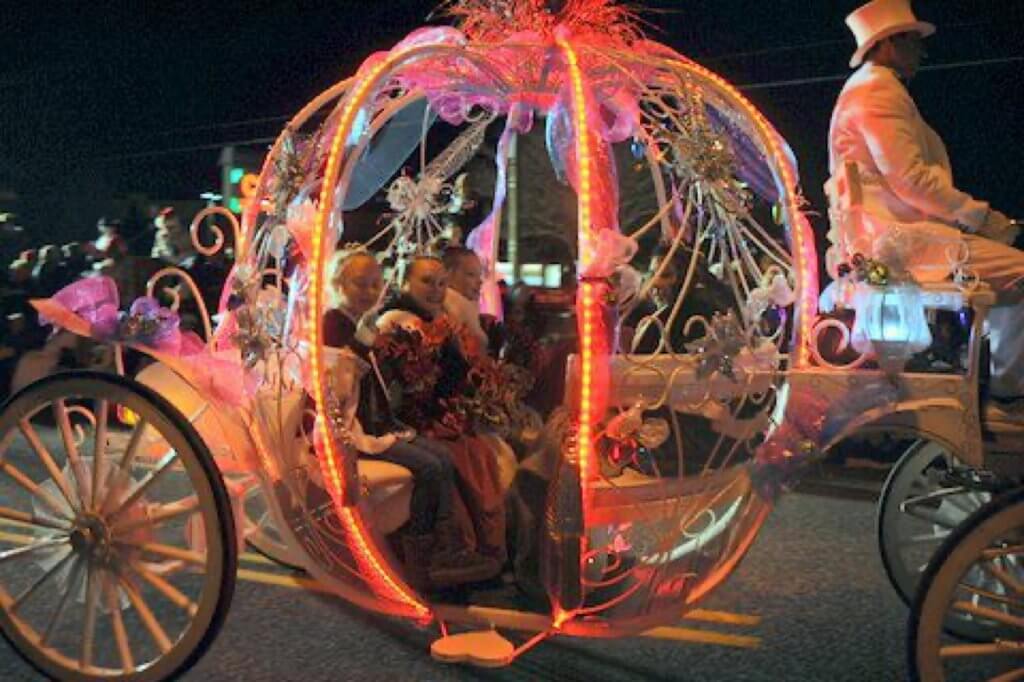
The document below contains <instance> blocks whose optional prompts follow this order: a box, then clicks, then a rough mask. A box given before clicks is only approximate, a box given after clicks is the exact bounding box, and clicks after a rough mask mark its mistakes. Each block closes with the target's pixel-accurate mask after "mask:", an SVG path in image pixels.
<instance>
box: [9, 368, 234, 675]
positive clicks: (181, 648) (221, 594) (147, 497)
mask: <svg viewBox="0 0 1024 682" xmlns="http://www.w3.org/2000/svg"><path fill="white" fill-rule="evenodd" d="M234 532H235V530H234V522H233V518H232V515H231V506H230V502H229V499H228V496H227V493H226V491H225V489H224V484H223V481H222V480H221V478H220V474H219V473H218V471H217V469H216V467H215V465H214V463H213V460H212V458H211V457H210V454H209V452H208V451H207V449H206V447H205V446H204V445H203V443H202V441H201V440H200V439H199V436H198V434H197V433H196V431H195V430H194V429H193V427H192V426H191V425H190V424H189V423H188V421H186V420H185V419H184V418H183V417H182V416H181V415H180V414H179V413H178V412H177V411H176V410H175V409H174V408H173V407H172V406H171V405H170V404H169V403H168V402H167V401H165V400H164V399H163V398H161V397H160V396H159V395H157V394H156V393H154V392H153V391H151V390H150V389H148V388H146V387H145V386H142V385H141V384H138V383H136V382H134V381H132V380H130V379H125V378H122V377H117V376H112V375H107V374H98V373H91V372H73V373H68V374H60V375H55V376H52V377H49V378H47V379H44V380H42V381H39V382H37V383H35V384H32V385H31V386H29V387H27V388H26V389H25V390H23V391H21V392H20V393H18V394H17V395H16V396H15V397H14V398H13V399H12V400H10V401H9V402H8V403H7V404H6V405H5V406H4V409H3V412H2V414H0V629H2V632H3V635H4V637H6V638H7V640H8V641H9V642H10V643H11V645H12V646H13V647H14V649H15V650H16V651H17V652H18V653H19V654H20V655H21V656H22V657H23V658H24V659H25V660H26V661H28V663H30V664H31V665H32V666H33V667H35V668H36V669H37V670H39V671H40V672H41V673H43V674H44V675H46V676H47V677H49V678H52V679H60V680H96V679H112V680H131V681H136V680H139V681H141V680H160V679H165V678H168V677H172V676H174V675H177V674H180V673H182V672H184V671H185V670H186V669H188V668H189V667H191V666H192V665H193V664H194V663H195V662H196V661H197V660H198V659H199V658H200V656H202V654H203V652H204V651H205V650H206V649H207V648H208V647H209V646H210V644H211V643H212V641H213V639H214V637H215V636H216V634H217V631H218V630H219V629H220V626H221V624H222V623H223V622H224V618H225V616H226V615H227V609H228V606H229V605H230V602H231V596H232V593H233V591H234V582H235V569H236V566H237V560H238V556H237V549H236V543H235V542H234Z"/></svg>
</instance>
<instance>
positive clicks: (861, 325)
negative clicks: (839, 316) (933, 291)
mask: <svg viewBox="0 0 1024 682" xmlns="http://www.w3.org/2000/svg"><path fill="white" fill-rule="evenodd" d="M856 301H857V303H856V310H857V316H856V321H855V322H854V327H853V347H854V348H855V349H856V350H857V351H859V352H861V353H868V352H870V353H873V354H874V356H875V358H876V360H877V362H878V366H879V367H881V368H882V370H883V371H884V372H886V373H887V374H896V373H899V372H901V371H903V368H904V366H905V365H906V364H907V360H909V359H910V357H911V356H912V355H913V354H914V353H918V352H920V351H922V350H924V349H926V348H928V347H929V346H930V345H931V343H932V333H931V330H930V329H929V328H928V320H927V319H926V317H925V312H924V303H923V300H922V298H921V290H920V289H919V288H918V287H917V286H915V285H913V284H906V283H900V284H892V285H887V286H870V285H869V286H864V287H863V288H862V289H861V291H859V292H858V294H857V297H856Z"/></svg>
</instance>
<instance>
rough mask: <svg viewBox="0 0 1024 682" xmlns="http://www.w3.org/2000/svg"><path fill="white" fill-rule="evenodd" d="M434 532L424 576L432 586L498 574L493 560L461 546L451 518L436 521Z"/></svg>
mask: <svg viewBox="0 0 1024 682" xmlns="http://www.w3.org/2000/svg"><path fill="white" fill-rule="evenodd" d="M434 531H435V537H436V539H437V544H436V546H435V547H434V554H433V557H432V561H431V563H430V569H429V570H428V571H427V574H428V575H429V576H430V582H431V583H432V584H433V585H434V586H435V587H451V586H453V585H461V584H463V583H475V582H480V581H481V580H489V579H491V578H493V577H495V576H496V575H498V574H499V573H501V565H500V564H499V563H498V562H497V561H495V560H494V559H491V558H489V557H485V556H481V555H480V554H477V553H476V552H475V551H473V550H471V549H469V548H468V547H466V546H465V544H464V543H463V542H462V536H461V533H460V531H459V527H458V525H457V524H456V523H455V521H454V520H453V519H450V518H449V519H441V520H438V522H437V526H436V527H435V528H434Z"/></svg>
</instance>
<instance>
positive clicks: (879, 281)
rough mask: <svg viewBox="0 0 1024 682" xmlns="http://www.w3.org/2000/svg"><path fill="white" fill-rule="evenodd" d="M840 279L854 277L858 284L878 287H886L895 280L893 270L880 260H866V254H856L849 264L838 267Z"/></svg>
mask: <svg viewBox="0 0 1024 682" xmlns="http://www.w3.org/2000/svg"><path fill="white" fill-rule="evenodd" d="M838 272H839V276H840V277H849V276H851V275H852V276H853V278H854V280H855V281H857V282H867V283H868V284H870V285H872V286H876V287H884V286H887V285H888V284H889V282H890V281H891V280H892V279H893V276H892V270H891V269H890V268H889V266H888V265H886V264H885V263H883V262H882V261H879V260H874V259H872V258H865V257H864V254H861V253H855V254H854V255H853V258H851V259H850V262H849V263H841V264H840V265H839V267H838Z"/></svg>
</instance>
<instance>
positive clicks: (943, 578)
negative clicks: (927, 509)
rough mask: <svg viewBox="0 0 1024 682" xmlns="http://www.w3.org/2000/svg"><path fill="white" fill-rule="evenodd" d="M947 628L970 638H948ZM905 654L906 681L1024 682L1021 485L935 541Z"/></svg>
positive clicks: (1023, 507) (1023, 493)
mask: <svg viewBox="0 0 1024 682" xmlns="http://www.w3.org/2000/svg"><path fill="white" fill-rule="evenodd" d="M979 574H981V575H984V576H985V577H986V578H987V584H986V586H985V588H980V587H978V584H977V579H976V576H977V575H979ZM954 626H955V627H956V630H957V631H964V630H969V631H970V632H971V633H972V634H973V638H974V639H975V640H977V641H976V642H975V643H965V642H958V641H955V640H953V639H952V638H950V637H949V636H948V634H947V633H948V632H949V631H950V629H951V628H952V627H954ZM907 656H908V670H909V672H910V677H911V679H920V680H927V681H928V682H933V681H935V682H938V681H941V680H979V679H988V680H1021V679H1024V488H1020V489H1017V490H1016V491H1014V492H1011V493H1008V494H1006V495H1003V496H1000V497H997V498H996V499H994V500H993V501H991V502H990V503H988V504H987V505H985V506H984V507H982V508H981V509H980V510H978V511H977V512H976V513H975V514H973V515H972V516H971V517H970V518H969V519H968V520H967V521H966V522H964V523H963V524H961V525H960V526H959V527H958V528H957V529H956V530H955V531H954V532H953V533H952V534H951V535H950V536H949V538H947V539H946V541H945V542H944V543H943V544H942V547H941V548H940V549H939V551H938V553H937V554H936V555H935V558H934V559H932V561H931V563H930V564H929V566H928V570H927V571H926V572H925V574H924V576H923V578H922V580H921V585H920V587H919V588H918V591H917V596H916V597H915V599H914V604H913V609H912V611H911V616H910V624H909V628H908V646H907Z"/></svg>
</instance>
